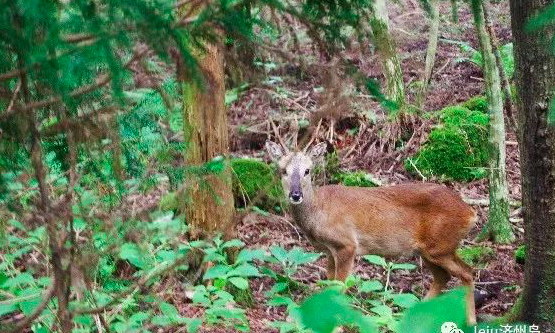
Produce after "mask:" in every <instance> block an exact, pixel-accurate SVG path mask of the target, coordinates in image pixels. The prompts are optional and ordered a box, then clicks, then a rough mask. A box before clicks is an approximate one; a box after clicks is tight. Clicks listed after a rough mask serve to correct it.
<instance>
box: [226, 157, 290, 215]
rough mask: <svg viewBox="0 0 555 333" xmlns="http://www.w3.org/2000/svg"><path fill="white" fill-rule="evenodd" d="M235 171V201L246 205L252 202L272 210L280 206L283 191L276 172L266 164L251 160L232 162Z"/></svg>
mask: <svg viewBox="0 0 555 333" xmlns="http://www.w3.org/2000/svg"><path fill="white" fill-rule="evenodd" d="M231 168H232V169H233V173H234V177H233V195H234V196H235V201H236V202H238V203H240V204H242V205H246V204H247V203H248V202H252V201H253V200H255V201H256V202H252V203H253V204H256V205H258V206H261V208H264V209H270V208H273V207H274V206H276V205H280V204H281V202H282V200H283V190H282V188H281V183H280V182H279V179H278V178H277V177H276V176H275V172H274V170H272V168H271V167H270V166H269V165H267V164H266V163H264V162H261V161H257V160H255V159H249V158H238V159H233V160H231Z"/></svg>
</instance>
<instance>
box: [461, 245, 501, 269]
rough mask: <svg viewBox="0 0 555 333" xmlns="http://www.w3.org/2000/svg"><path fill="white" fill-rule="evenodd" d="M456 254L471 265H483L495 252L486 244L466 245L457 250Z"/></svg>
mask: <svg viewBox="0 0 555 333" xmlns="http://www.w3.org/2000/svg"><path fill="white" fill-rule="evenodd" d="M457 254H458V255H459V256H460V257H461V259H462V260H464V261H465V262H466V263H467V264H469V265H470V266H472V267H485V265H486V264H487V263H488V262H489V261H490V260H491V259H492V258H493V257H494V255H495V252H494V251H493V249H491V248H489V247H487V246H481V245H477V246H468V247H463V248H461V249H458V250H457Z"/></svg>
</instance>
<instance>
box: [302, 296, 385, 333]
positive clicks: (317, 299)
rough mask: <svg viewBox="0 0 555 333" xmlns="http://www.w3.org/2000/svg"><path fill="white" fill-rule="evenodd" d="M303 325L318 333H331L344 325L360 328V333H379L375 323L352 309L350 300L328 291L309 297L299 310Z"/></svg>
mask: <svg viewBox="0 0 555 333" xmlns="http://www.w3.org/2000/svg"><path fill="white" fill-rule="evenodd" d="M299 311H300V314H301V320H302V323H303V324H304V325H305V326H306V327H307V328H310V329H312V330H313V331H315V332H318V333H331V332H332V331H333V330H334V329H335V328H336V327H338V326H342V325H353V326H358V327H359V329H360V332H362V333H368V332H377V328H376V326H375V325H374V323H373V322H372V321H370V320H368V318H366V317H365V316H364V315H363V314H362V313H361V312H360V311H357V310H355V309H354V308H353V307H351V305H350V302H349V298H348V297H347V296H345V295H343V294H341V293H339V292H338V291H336V290H333V289H328V290H325V291H323V292H321V293H318V294H315V295H313V296H311V297H309V298H308V299H307V300H306V301H304V302H303V304H302V305H301V306H300V308H299Z"/></svg>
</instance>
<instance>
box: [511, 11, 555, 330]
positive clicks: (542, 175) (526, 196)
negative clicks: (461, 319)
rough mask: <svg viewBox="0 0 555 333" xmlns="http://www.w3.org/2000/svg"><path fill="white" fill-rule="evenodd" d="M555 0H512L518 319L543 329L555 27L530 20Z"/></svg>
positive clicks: (553, 243)
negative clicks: (519, 217)
mask: <svg viewBox="0 0 555 333" xmlns="http://www.w3.org/2000/svg"><path fill="white" fill-rule="evenodd" d="M553 3H554V1H553V0H551V1H545V0H526V1H525V0H511V2H510V5H511V21H512V22H511V23H512V30H513V38H514V52H515V66H516V71H515V78H516V87H517V96H518V98H517V106H518V111H519V112H518V123H519V140H520V145H519V146H520V164H521V165H520V167H521V170H522V208H523V217H524V231H525V232H524V242H525V244H526V251H527V258H526V263H525V267H524V271H525V279H524V289H523V293H522V298H521V302H520V307H519V308H518V309H517V310H519V311H518V312H519V313H518V314H517V319H520V320H523V321H525V322H527V323H530V324H536V325H540V328H541V332H553V331H554V325H555V127H553V124H549V123H548V120H547V115H548V112H549V106H550V103H552V102H553V91H554V89H555V56H554V54H553V49H552V46H551V45H549V43H550V42H551V39H552V37H553V34H554V30H553V28H549V29H547V31H545V30H542V31H529V30H528V29H526V24H527V23H528V21H529V20H530V18H532V17H534V16H535V15H536V14H538V13H539V12H541V11H543V10H545V9H546V8H548V7H550V6H552V5H553ZM551 27H552V26H551Z"/></svg>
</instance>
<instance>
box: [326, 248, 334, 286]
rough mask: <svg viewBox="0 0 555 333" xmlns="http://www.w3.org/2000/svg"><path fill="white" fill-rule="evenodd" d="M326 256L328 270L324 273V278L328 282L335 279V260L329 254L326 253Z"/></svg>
mask: <svg viewBox="0 0 555 333" xmlns="http://www.w3.org/2000/svg"><path fill="white" fill-rule="evenodd" d="M326 256H327V257H328V268H327V271H326V276H327V278H328V280H333V279H335V260H334V258H333V254H332V253H331V252H327V253H326Z"/></svg>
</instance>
